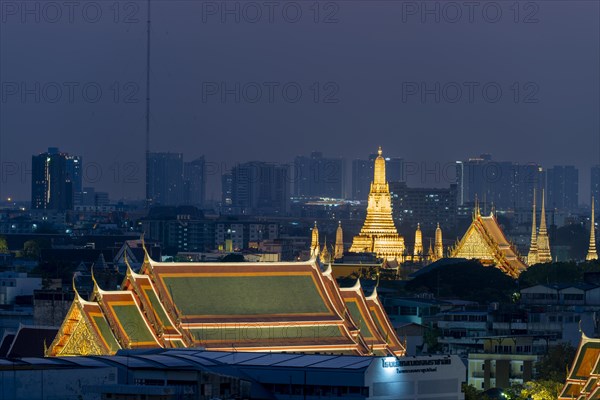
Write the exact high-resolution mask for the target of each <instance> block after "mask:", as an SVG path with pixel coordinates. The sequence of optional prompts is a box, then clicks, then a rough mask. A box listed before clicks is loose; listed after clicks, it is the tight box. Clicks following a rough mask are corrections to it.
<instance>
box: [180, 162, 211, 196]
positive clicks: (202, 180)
mask: <svg viewBox="0 0 600 400" xmlns="http://www.w3.org/2000/svg"><path fill="white" fill-rule="evenodd" d="M183 185H184V186H183V188H184V193H183V197H184V202H185V204H189V205H194V206H197V207H200V208H201V207H202V206H203V205H204V200H205V193H206V162H205V160H204V156H202V157H198V158H196V159H195V160H193V161H190V162H186V163H184V164H183Z"/></svg>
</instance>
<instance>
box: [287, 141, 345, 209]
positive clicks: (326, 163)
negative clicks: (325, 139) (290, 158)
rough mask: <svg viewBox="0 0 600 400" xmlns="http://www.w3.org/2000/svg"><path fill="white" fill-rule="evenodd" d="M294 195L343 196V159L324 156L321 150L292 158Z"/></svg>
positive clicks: (338, 197)
mask: <svg viewBox="0 0 600 400" xmlns="http://www.w3.org/2000/svg"><path fill="white" fill-rule="evenodd" d="M292 177H293V179H294V195H295V196H301V197H332V198H336V199H340V198H343V197H344V179H345V178H344V177H345V168H344V160H343V159H341V158H326V157H323V154H322V153H321V152H312V153H311V154H310V156H309V157H307V156H298V157H296V158H295V160H294V174H293V175H292Z"/></svg>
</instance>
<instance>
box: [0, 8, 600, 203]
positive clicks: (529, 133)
mask: <svg viewBox="0 0 600 400" xmlns="http://www.w3.org/2000/svg"><path fill="white" fill-rule="evenodd" d="M24 4H25V3H12V2H8V3H7V4H5V5H4V10H3V11H4V12H3V15H2V18H3V23H2V48H1V50H0V51H1V59H0V62H1V79H2V83H3V86H2V93H3V96H2V104H1V108H2V110H1V121H0V128H1V129H0V158H1V160H2V162H3V166H4V167H3V172H4V178H3V181H2V183H1V187H0V195H1V196H2V197H6V196H7V195H10V196H12V197H14V198H17V199H22V200H26V199H28V198H29V191H30V184H29V181H28V178H29V177H28V176H26V177H25V178H23V177H22V173H23V170H25V171H27V170H28V167H27V166H29V167H30V159H31V155H32V154H38V153H41V152H44V151H45V150H46V148H47V147H51V146H58V147H60V148H61V150H63V151H66V152H69V153H71V154H78V155H81V156H82V157H83V160H84V162H87V163H94V164H95V165H96V166H98V167H99V168H101V170H102V176H101V178H100V179H97V180H98V181H97V182H95V180H96V176H97V175H94V178H90V180H94V183H93V186H97V187H98V188H99V189H100V190H105V191H109V192H110V194H111V198H115V199H119V198H125V199H141V198H143V196H144V179H143V176H144V151H145V146H144V135H145V84H146V79H145V78H146V75H145V69H146V58H145V55H146V53H145V51H146V24H145V18H146V17H145V15H146V11H145V7H146V5H145V2H130V3H123V4H121V5H120V6H119V7H118V8H117V9H115V8H114V7H112V6H109V5H108V4H105V3H98V4H97V6H96V5H95V6H94V7H92V6H89V7H87V8H84V7H83V5H80V6H78V7H76V8H74V10H73V12H72V15H71V14H70V13H69V10H68V9H66V8H61V9H60V11H61V12H62V14H61V18H60V19H59V20H58V22H55V19H56V17H55V16H54V15H55V14H54V10H53V9H50V8H48V9H46V8H43V7H41V6H39V7H40V8H39V10H38V11H36V9H35V7H34V6H31V7H32V9H31V10H30V11H29V14H28V13H27V12H26V11H27V10H26V9H25V8H24V7H25V6H24ZM224 4H225V3H220V2H217V3H210V2H205V3H202V4H201V3H198V4H196V3H194V2H187V1H181V2H163V1H157V2H156V3H155V4H154V5H153V18H152V34H151V40H152V41H151V58H150V70H151V74H150V78H151V80H150V81H151V116H150V120H151V129H150V132H151V133H150V136H151V151H171V152H182V153H184V156H185V157H186V159H188V160H191V159H193V158H195V157H197V156H200V155H205V156H206V158H207V161H209V162H214V163H216V164H218V165H226V166H228V167H231V166H232V165H233V164H235V163H236V162H243V161H249V160H265V161H277V162H290V161H291V160H292V159H293V157H295V156H297V155H300V154H308V153H309V152H311V151H315V150H318V151H322V152H323V153H324V154H327V155H329V156H336V157H340V156H341V157H344V158H346V159H348V160H352V159H354V158H365V157H367V156H368V154H370V153H372V152H374V151H375V150H376V146H377V145H382V146H383V147H384V148H385V150H386V154H390V155H392V156H399V157H403V158H405V160H407V161H409V162H414V163H419V164H420V163H422V162H425V163H426V165H429V166H430V168H433V167H431V166H432V165H434V163H436V162H440V163H446V162H454V161H456V160H464V159H467V158H469V157H473V156H477V155H479V154H481V153H491V154H492V155H493V157H494V159H495V160H510V161H515V162H520V163H528V162H534V163H540V164H542V165H544V166H547V167H549V166H552V165H566V164H572V165H575V166H577V167H578V168H579V169H580V171H581V181H582V182H586V181H588V179H589V177H588V171H589V168H590V167H591V166H592V165H594V164H597V163H598V162H599V161H600V137H599V134H598V132H599V130H600V126H599V122H598V108H599V96H598V87H599V84H600V82H599V78H598V69H599V61H598V60H599V54H598V48H599V43H598V35H596V33H597V31H598V18H597V14H598V13H597V11H598V5H597V4H596V3H595V2H584V1H582V2H577V1H576V2H561V1H552V2H541V3H539V4H538V3H535V4H536V6H535V7H534V6H531V5H530V6H527V4H521V5H520V6H519V7H518V10H516V11H515V10H514V9H513V8H514V7H513V8H511V5H508V4H505V3H502V2H500V3H497V5H494V7H486V8H485V12H484V7H483V6H481V5H480V6H478V7H476V8H474V9H473V10H471V12H470V11H469V10H470V8H468V7H467V6H465V5H462V4H461V3H457V4H458V6H457V7H454V8H448V7H442V5H441V3H438V2H433V3H431V4H430V5H429V6H428V7H430V9H431V10H433V11H431V10H430V11H429V13H427V9H425V8H424V7H425V4H427V3H426V2H424V3H414V4H413V3H411V2H399V3H394V2H369V3H368V4H367V3H363V2H339V3H332V4H329V3H327V4H329V5H327V4H325V3H324V4H320V5H319V7H318V11H319V12H317V11H315V9H314V8H315V7H314V6H313V5H312V3H311V4H308V3H306V2H300V3H298V4H297V7H296V6H294V7H296V8H298V10H300V12H301V16H300V17H294V16H293V15H292V11H297V10H296V8H290V7H287V8H285V11H284V8H283V7H281V9H279V8H276V9H275V11H273V15H272V17H271V18H270V19H269V16H270V15H271V14H269V9H266V8H264V6H261V7H262V8H259V9H258V11H257V12H260V13H261V14H260V15H261V16H262V17H261V18H260V19H257V18H256V17H255V14H254V12H255V11H256V10H254V9H248V8H243V7H242V6H241V5H240V4H237V5H236V3H233V4H232V5H230V8H231V10H230V11H229V13H227V10H226V9H225V8H224V7H225V6H224ZM13 6H14V7H13ZM111 7H112V8H111ZM236 7H238V8H236ZM311 7H312V8H311ZM415 7H416V8H415ZM436 7H437V10H438V11H435V10H436ZM496 9H498V10H500V13H501V14H500V17H497V16H495V15H496V14H495V13H496V11H497V10H496ZM32 10H33V11H32ZM98 10H99V12H100V13H101V14H100V17H98V16H97V11H98ZM236 10H237V11H236ZM457 10H458V11H457ZM456 12H460V15H461V17H460V18H458V17H456V15H458V14H456ZM288 14H289V15H288ZM256 15H258V14H256ZM115 21H116V22H115ZM315 21H317V22H315ZM454 21H456V22H454ZM515 21H517V22H515ZM357 27H360V29H357ZM281 55H285V57H282V56H281ZM36 85H37V86H36ZM286 85H287V86H286ZM436 85H437V86H436ZM515 85H516V86H515ZM284 87H285V88H286V90H288V91H289V93H287V94H284V93H283V88H284ZM269 88H272V90H273V92H272V96H271V97H269V93H270V91H269V90H270V89H269ZM298 88H300V90H301V94H300V95H296V94H295V93H296V92H294V91H295V90H297V89H298ZM484 88H485V93H484V91H483V89H484ZM498 88H500V90H501V94H500V95H498V96H497V95H496V90H497V89H498ZM98 90H99V91H100V92H98ZM227 90H229V92H228V91H227ZM257 90H258V92H257ZM428 90H429V92H428ZM488 92H489V93H488ZM98 93H100V94H98ZM227 93H229V94H227ZM315 96H317V97H318V98H317V100H315V98H316V97H315ZM7 163H8V164H7ZM13 163H15V164H16V168H17V169H18V173H15V172H12V171H13V169H14V165H13ZM23 163H24V164H23ZM130 163H134V164H135V167H134V168H135V170H136V172H137V173H136V177H137V178H138V179H136V180H135V182H132V181H131V180H128V181H126V182H124V179H123V176H122V175H123V174H122V173H120V174H119V173H115V170H117V171H119V170H122V169H123V168H128V167H130ZM95 168H96V167H94V169H95ZM221 172H224V171H219V174H216V175H220V173H221ZM13 174H14V175H13ZM25 174H27V172H25ZM115 174H116V175H118V176H116V178H115ZM90 175H93V171H90ZM216 178H217V179H215V181H216V183H214V185H213V184H210V185H209V189H208V190H209V193H208V195H209V198H215V199H217V198H218V197H219V196H220V193H219V189H218V179H219V177H218V176H216ZM446 184H447V182H446V183H444V186H445V185H446ZM425 185H428V186H435V185H436V182H427V183H426V184H425ZM437 185H438V186H439V184H437ZM588 197H589V191H588V188H587V185H581V198H582V199H587V198H588ZM583 202H585V201H583Z"/></svg>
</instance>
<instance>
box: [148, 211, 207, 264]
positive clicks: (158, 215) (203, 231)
mask: <svg viewBox="0 0 600 400" xmlns="http://www.w3.org/2000/svg"><path fill="white" fill-rule="evenodd" d="M142 227H143V229H144V232H145V233H146V237H147V238H149V239H153V240H157V241H159V242H160V243H161V245H162V248H163V249H164V250H163V251H164V253H165V254H168V255H175V254H177V253H178V252H202V251H208V250H212V249H214V247H215V245H214V223H213V222H212V221H209V220H207V219H205V218H204V214H203V213H202V211H200V210H198V209H197V208H196V207H193V206H179V207H166V206H165V207H153V208H152V209H150V212H149V213H148V216H147V217H146V218H145V219H144V220H142Z"/></svg>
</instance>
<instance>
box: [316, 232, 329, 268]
mask: <svg viewBox="0 0 600 400" xmlns="http://www.w3.org/2000/svg"><path fill="white" fill-rule="evenodd" d="M317 248H319V245H318V244H317ZM319 258H320V259H321V262H322V263H328V262H329V261H330V260H329V250H327V237H326V238H325V242H324V243H323V250H321V254H319Z"/></svg>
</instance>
